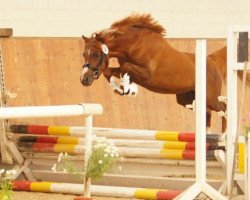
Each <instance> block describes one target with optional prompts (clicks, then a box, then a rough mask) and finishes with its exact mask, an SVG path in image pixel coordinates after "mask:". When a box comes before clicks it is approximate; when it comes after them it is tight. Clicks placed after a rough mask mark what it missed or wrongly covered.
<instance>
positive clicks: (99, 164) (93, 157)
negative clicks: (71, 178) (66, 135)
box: [52, 136, 119, 180]
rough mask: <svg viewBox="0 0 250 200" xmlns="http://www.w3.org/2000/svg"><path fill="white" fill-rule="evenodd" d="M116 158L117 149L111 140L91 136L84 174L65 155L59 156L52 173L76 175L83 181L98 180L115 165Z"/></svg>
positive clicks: (69, 157) (117, 155)
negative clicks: (59, 172)
mask: <svg viewBox="0 0 250 200" xmlns="http://www.w3.org/2000/svg"><path fill="white" fill-rule="evenodd" d="M118 157H119V154H118V149H117V148H116V147H115V146H114V144H113V142H112V140H107V139H106V138H105V137H96V136H93V137H92V148H91V154H90V157H89V161H88V167H87V172H86V174H84V173H83V172H82V171H83V170H81V169H79V168H77V167H76V166H75V164H74V163H73V161H72V159H71V156H69V155H68V154H67V153H65V154H63V153H60V154H59V156H58V163H57V164H54V166H53V167H52V170H53V171H54V172H56V171H61V172H68V173H71V174H77V175H79V177H80V178H81V179H83V180H84V178H85V179H86V178H92V179H96V180H98V179H100V178H101V177H102V176H103V175H104V174H105V173H107V171H108V170H109V169H110V168H111V167H112V166H113V165H114V164H115V163H116V161H117V159H118Z"/></svg>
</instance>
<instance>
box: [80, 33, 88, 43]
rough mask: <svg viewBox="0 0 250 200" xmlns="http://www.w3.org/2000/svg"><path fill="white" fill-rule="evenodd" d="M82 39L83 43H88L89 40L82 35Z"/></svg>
mask: <svg viewBox="0 0 250 200" xmlns="http://www.w3.org/2000/svg"><path fill="white" fill-rule="evenodd" d="M82 39H83V40H84V42H85V43H87V42H88V41H89V38H87V37H85V36H84V35H82Z"/></svg>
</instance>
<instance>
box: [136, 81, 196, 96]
mask: <svg viewBox="0 0 250 200" xmlns="http://www.w3.org/2000/svg"><path fill="white" fill-rule="evenodd" d="M138 84H139V85H141V86H142V87H145V88H146V89H148V90H150V91H152V92H157V93H163V94H179V93H184V92H187V91H190V90H194V89H195V84H194V83H193V82H192V81H185V80H183V81H182V82H177V81H171V82H170V81H159V80H149V81H145V82H142V83H138Z"/></svg>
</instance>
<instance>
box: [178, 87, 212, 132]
mask: <svg viewBox="0 0 250 200" xmlns="http://www.w3.org/2000/svg"><path fill="white" fill-rule="evenodd" d="M194 100H195V91H189V92H185V93H181V94H176V101H177V103H178V104H180V105H182V106H184V107H186V105H188V104H192V103H193V101H194ZM206 127H207V133H211V110H210V109H207V112H206Z"/></svg>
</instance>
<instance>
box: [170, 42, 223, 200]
mask: <svg viewBox="0 0 250 200" xmlns="http://www.w3.org/2000/svg"><path fill="white" fill-rule="evenodd" d="M195 55H196V56H195V63H196V71H195V77H196V78H195V79H196V80H195V91H196V92H195V100H196V103H195V112H196V113H195V114H196V115H195V116H196V120H195V122H196V128H195V129H196V133H197V134H196V135H195V154H196V159H195V167H196V169H195V170H196V182H195V184H194V185H192V186H191V187H190V188H188V189H187V190H186V191H185V192H184V193H182V194H181V195H179V196H177V197H176V198H175V199H178V200H187V199H194V198H195V197H196V196H198V195H199V194H200V193H204V194H206V195H207V196H208V197H210V198H211V199H213V200H226V198H225V197H224V196H223V195H222V194H220V193H219V192H218V191H216V190H215V189H214V188H213V187H211V186H210V185H208V184H207V182H206V40H197V41H196V54H195Z"/></svg>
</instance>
